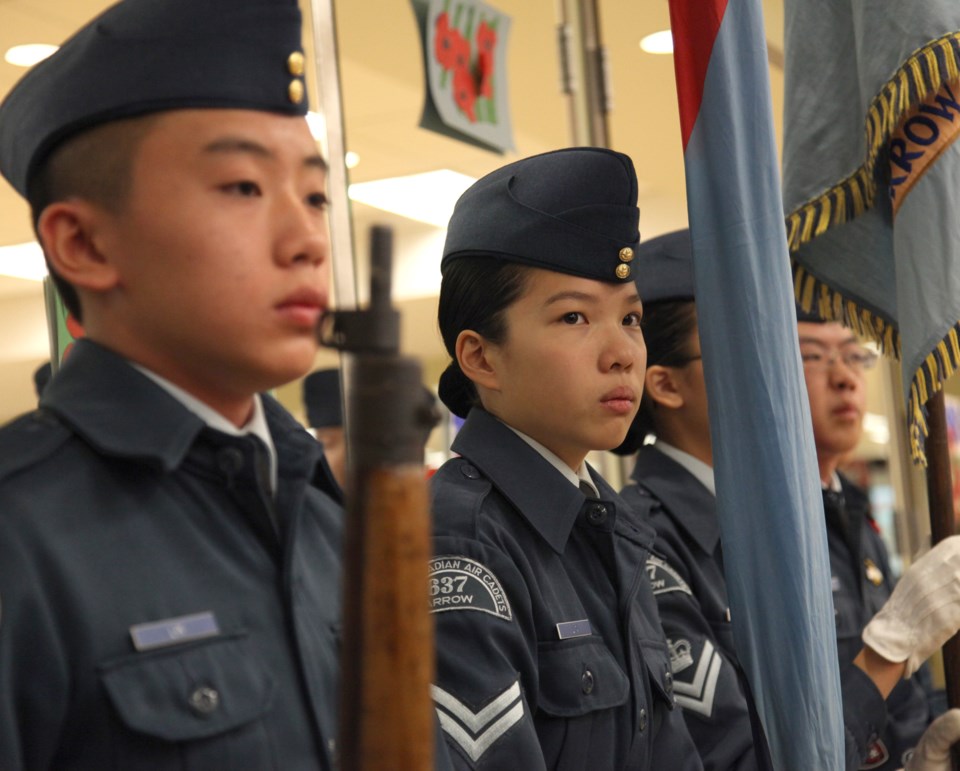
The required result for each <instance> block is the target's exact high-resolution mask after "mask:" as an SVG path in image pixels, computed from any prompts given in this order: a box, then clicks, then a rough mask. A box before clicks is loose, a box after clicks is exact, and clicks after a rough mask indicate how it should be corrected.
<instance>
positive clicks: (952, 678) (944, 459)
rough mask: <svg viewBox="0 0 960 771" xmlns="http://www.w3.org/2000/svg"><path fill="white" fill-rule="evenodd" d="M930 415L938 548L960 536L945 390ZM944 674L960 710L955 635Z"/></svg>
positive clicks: (930, 488) (930, 484)
mask: <svg viewBox="0 0 960 771" xmlns="http://www.w3.org/2000/svg"><path fill="white" fill-rule="evenodd" d="M927 412H928V415H927V427H928V430H929V433H928V436H927V441H926V454H927V500H928V502H929V506H930V535H931V539H930V540H931V541H932V542H933V545H934V546H936V545H937V544H938V543H940V541H942V540H943V539H944V538H949V537H950V536H951V535H954V534H956V532H957V529H956V525H955V523H954V512H953V479H952V476H951V471H950V444H949V442H948V440H947V416H946V406H945V404H944V398H943V390H940V391H937V392H936V393H935V394H934V395H933V396H931V397H930V398H929V399H928V400H927ZM943 672H944V677H945V679H946V689H947V706H948V707H951V708H952V707H960V634H955V635H954V636H953V637H951V638H950V639H949V640H947V642H946V643H944V645H943ZM950 755H951V763H952V764H953V769H954V771H958V770H960V744H954V745H953V750H952V751H951V753H950Z"/></svg>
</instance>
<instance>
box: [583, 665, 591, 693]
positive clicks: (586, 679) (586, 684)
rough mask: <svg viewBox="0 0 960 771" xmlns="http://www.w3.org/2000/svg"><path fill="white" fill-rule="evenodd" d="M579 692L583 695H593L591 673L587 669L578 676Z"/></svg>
mask: <svg viewBox="0 0 960 771" xmlns="http://www.w3.org/2000/svg"><path fill="white" fill-rule="evenodd" d="M580 690H581V691H583V692H584V693H588V694H589V693H593V672H591V671H590V670H589V669H585V670H583V674H582V675H580Z"/></svg>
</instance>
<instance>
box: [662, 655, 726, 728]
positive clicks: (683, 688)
mask: <svg viewBox="0 0 960 771" xmlns="http://www.w3.org/2000/svg"><path fill="white" fill-rule="evenodd" d="M667 644H668V645H669V646H670V668H671V669H672V670H673V696H674V698H675V699H676V700H677V704H679V705H680V706H681V707H683V708H684V709H687V710H690V711H692V712H697V713H699V714H701V715H703V716H705V717H710V715H712V714H713V702H714V699H715V698H716V695H717V681H718V680H719V679H720V668H721V667H722V666H723V658H722V657H721V656H720V652H719V651H718V650H717V649H716V648H714V647H713V643H712V642H710V641H709V640H707V639H704V640H703V647H702V648H700V650H697V645H696V644H691V642H690V641H689V640H683V639H680V640H667Z"/></svg>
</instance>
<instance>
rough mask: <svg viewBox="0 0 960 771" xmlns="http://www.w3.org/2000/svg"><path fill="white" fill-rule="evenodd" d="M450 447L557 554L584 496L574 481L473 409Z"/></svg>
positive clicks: (483, 411)
mask: <svg viewBox="0 0 960 771" xmlns="http://www.w3.org/2000/svg"><path fill="white" fill-rule="evenodd" d="M451 449H452V450H453V451H454V452H455V453H457V454H458V455H462V456H463V457H464V458H466V459H467V460H469V461H470V463H472V464H473V465H474V466H476V467H477V468H478V469H480V471H481V473H483V475H484V476H485V477H486V478H487V479H488V480H490V482H491V484H493V486H494V487H496V488H497V490H499V491H500V493H501V494H502V495H503V496H504V497H505V498H506V499H507V500H508V501H510V503H511V504H512V505H513V506H514V507H515V508H516V509H517V510H518V511H519V512H520V513H521V515H522V516H523V517H524V519H526V520H527V522H529V523H530V526H531V527H533V529H534V530H536V531H537V532H538V533H539V534H540V536H541V537H542V538H543V539H544V540H545V541H546V542H547V543H548V544H550V547H551V548H552V549H553V550H554V551H555V552H557V553H558V554H562V553H563V550H564V548H565V547H566V545H567V539H568V538H569V537H570V531H571V530H572V529H573V525H574V522H576V519H577V515H578V514H579V513H580V509H581V508H582V507H583V503H584V501H585V500H586V498H585V496H584V494H583V493H582V492H580V489H579V488H578V487H577V486H576V483H575V482H572V481H571V480H568V479H565V478H564V475H563V474H562V473H561V472H560V471H559V470H558V469H556V468H554V466H553V465H552V464H551V463H550V462H549V461H548V460H547V459H546V458H545V457H544V456H543V455H542V454H541V453H540V452H538V451H537V450H536V449H535V448H534V447H532V446H531V445H530V444H528V443H527V442H526V441H525V440H524V439H523V438H521V437H520V436H519V435H518V434H517V433H516V432H515V431H513V430H512V429H510V428H509V427H508V426H506V425H504V424H503V423H501V422H500V421H499V420H497V419H496V418H495V417H494V416H493V415H491V414H490V413H489V412H486V411H485V410H482V409H480V408H479V407H474V408H473V409H472V410H470V413H469V414H468V415H467V420H466V422H465V423H464V424H463V427H462V428H461V429H460V431H459V432H458V433H457V436H456V438H455V439H454V440H453V444H452V445H451ZM571 473H572V472H571Z"/></svg>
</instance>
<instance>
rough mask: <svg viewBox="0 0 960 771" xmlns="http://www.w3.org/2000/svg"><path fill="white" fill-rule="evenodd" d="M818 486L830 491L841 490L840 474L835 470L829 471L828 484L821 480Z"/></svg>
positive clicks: (837, 491) (839, 491) (838, 491)
mask: <svg viewBox="0 0 960 771" xmlns="http://www.w3.org/2000/svg"><path fill="white" fill-rule="evenodd" d="M820 486H821V487H822V488H823V489H824V490H829V491H830V492H832V493H842V492H843V485H842V484H841V483H840V475H839V474H838V473H837V472H836V471H833V472H831V473H830V484H828V485H825V484H823V482H821V483H820Z"/></svg>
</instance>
